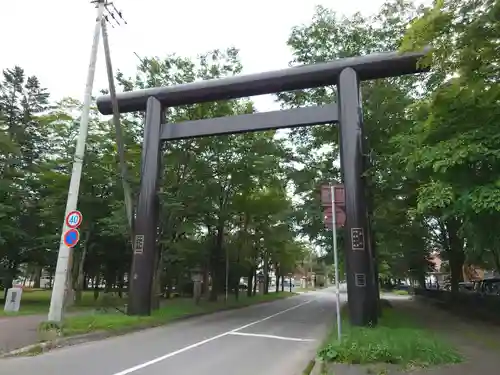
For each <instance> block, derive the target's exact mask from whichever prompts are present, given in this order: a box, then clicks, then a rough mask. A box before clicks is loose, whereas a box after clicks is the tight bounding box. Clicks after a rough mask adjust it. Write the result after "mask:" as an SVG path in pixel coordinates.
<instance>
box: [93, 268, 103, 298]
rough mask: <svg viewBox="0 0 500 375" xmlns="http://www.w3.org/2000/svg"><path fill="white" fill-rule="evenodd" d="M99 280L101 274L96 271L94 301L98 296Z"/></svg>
mask: <svg viewBox="0 0 500 375" xmlns="http://www.w3.org/2000/svg"><path fill="white" fill-rule="evenodd" d="M100 281H101V275H99V273H97V276H96V277H95V279H94V301H97V299H98V298H99V284H100Z"/></svg>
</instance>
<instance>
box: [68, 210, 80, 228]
mask: <svg viewBox="0 0 500 375" xmlns="http://www.w3.org/2000/svg"><path fill="white" fill-rule="evenodd" d="M82 220H83V216H82V213H81V212H80V211H76V210H75V211H71V212H70V213H68V215H67V216H66V226H68V227H69V228H72V229H73V228H78V227H79V226H80V224H81V223H82Z"/></svg>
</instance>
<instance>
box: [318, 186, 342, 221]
mask: <svg viewBox="0 0 500 375" xmlns="http://www.w3.org/2000/svg"><path fill="white" fill-rule="evenodd" d="M331 191H332V185H327V184H325V185H322V186H321V205H322V206H323V207H325V210H324V218H323V220H324V222H325V225H326V226H327V227H328V228H330V229H333V227H332V225H333V215H332V214H333V212H332V194H331ZM333 194H334V197H335V226H336V227H337V228H341V227H343V226H344V225H345V221H346V214H345V210H344V206H345V189H344V185H333Z"/></svg>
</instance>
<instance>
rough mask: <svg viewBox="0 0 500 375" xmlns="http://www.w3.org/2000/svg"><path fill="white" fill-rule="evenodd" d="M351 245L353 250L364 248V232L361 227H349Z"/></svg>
mask: <svg viewBox="0 0 500 375" xmlns="http://www.w3.org/2000/svg"><path fill="white" fill-rule="evenodd" d="M351 245H352V249H353V250H364V249H365V233H364V230H363V228H351Z"/></svg>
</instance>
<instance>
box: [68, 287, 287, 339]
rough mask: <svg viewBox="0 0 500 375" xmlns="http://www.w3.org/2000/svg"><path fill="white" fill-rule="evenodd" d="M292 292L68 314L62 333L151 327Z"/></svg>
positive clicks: (247, 304)
mask: <svg viewBox="0 0 500 375" xmlns="http://www.w3.org/2000/svg"><path fill="white" fill-rule="evenodd" d="M294 294H295V293H289V292H280V293H270V294H267V295H256V296H254V297H247V296H246V295H242V296H240V299H239V300H238V301H236V300H235V299H234V297H232V296H231V297H230V299H229V300H228V301H227V303H226V302H225V301H224V300H222V301H217V302H206V301H201V302H200V304H199V305H196V304H195V303H194V301H193V300H192V299H183V298H178V299H172V300H168V301H166V302H165V304H164V306H163V307H161V308H160V309H159V310H156V311H154V312H153V313H152V315H151V316H128V315H125V314H122V313H119V312H116V311H114V312H108V313H103V312H94V313H92V314H85V315H75V316H68V317H67V318H66V319H65V321H64V323H63V326H62V333H63V335H64V336H73V335H78V334H85V333H89V332H95V331H109V332H117V333H119V332H123V331H127V330H129V329H135V328H145V327H153V326H158V325H162V324H165V323H168V322H170V321H173V320H175V319H179V318H183V317H187V316H191V315H196V314H204V313H210V312H215V311H220V310H224V309H230V308H238V307H245V306H250V305H253V304H256V303H261V302H267V301H273V300H277V299H282V298H287V297H290V296H292V295H294Z"/></svg>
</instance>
